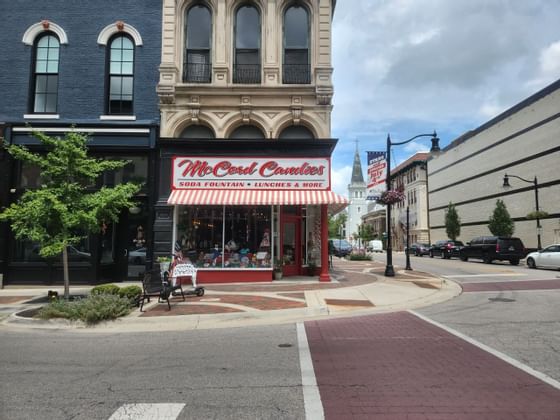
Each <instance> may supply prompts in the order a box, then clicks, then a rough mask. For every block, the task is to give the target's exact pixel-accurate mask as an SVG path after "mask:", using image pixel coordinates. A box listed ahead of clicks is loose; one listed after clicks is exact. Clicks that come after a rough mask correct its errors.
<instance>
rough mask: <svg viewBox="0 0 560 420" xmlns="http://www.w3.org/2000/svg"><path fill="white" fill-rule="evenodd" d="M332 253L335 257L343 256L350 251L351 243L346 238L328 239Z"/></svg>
mask: <svg viewBox="0 0 560 420" xmlns="http://www.w3.org/2000/svg"><path fill="white" fill-rule="evenodd" d="M329 242H330V244H331V245H329V248H330V249H332V252H333V255H336V256H337V257H345V256H347V255H348V254H350V253H351V252H352V245H350V242H348V241H347V240H346V239H329Z"/></svg>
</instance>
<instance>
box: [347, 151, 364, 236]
mask: <svg viewBox="0 0 560 420" xmlns="http://www.w3.org/2000/svg"><path fill="white" fill-rule="evenodd" d="M348 198H349V200H350V204H349V205H348V209H347V212H348V219H347V220H346V227H345V230H346V238H347V239H348V240H349V241H350V242H351V243H355V244H358V241H356V240H355V239H354V234H357V233H358V229H359V226H360V224H361V223H362V215H364V214H366V213H367V201H366V183H365V182H364V175H363V173H362V164H361V162H360V154H359V152H358V145H357V144H356V152H355V154H354V164H353V166H352V178H351V180H350V184H348Z"/></svg>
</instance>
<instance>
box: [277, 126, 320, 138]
mask: <svg viewBox="0 0 560 420" xmlns="http://www.w3.org/2000/svg"><path fill="white" fill-rule="evenodd" d="M278 138H280V139H313V138H315V136H314V135H313V133H312V132H311V131H309V129H308V128H306V127H304V126H303V125H290V126H289V127H286V128H285V129H284V130H282V132H281V133H280V135H279V136H278Z"/></svg>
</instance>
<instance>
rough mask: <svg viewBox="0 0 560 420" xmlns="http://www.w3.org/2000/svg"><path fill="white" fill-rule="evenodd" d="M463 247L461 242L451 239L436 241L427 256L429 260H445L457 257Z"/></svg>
mask: <svg viewBox="0 0 560 420" xmlns="http://www.w3.org/2000/svg"><path fill="white" fill-rule="evenodd" d="M463 246H464V245H463V242H461V241H452V240H451V239H444V240H441V241H436V243H435V244H433V245H432V246H431V247H430V251H429V255H430V258H434V257H435V256H438V257H441V258H445V259H449V258H451V257H459V252H460V251H461V248H463Z"/></svg>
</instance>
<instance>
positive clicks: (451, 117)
mask: <svg viewBox="0 0 560 420" xmlns="http://www.w3.org/2000/svg"><path fill="white" fill-rule="evenodd" d="M559 16H560V0H338V1H337V4H336V9H335V14H334V20H333V34H332V42H333V44H332V54H333V67H334V75H333V82H334V90H335V94H334V98H333V104H334V109H333V113H332V119H331V124H332V128H331V134H332V137H333V138H338V139H339V141H338V145H337V146H336V149H335V151H334V153H333V157H332V174H331V179H332V182H333V189H334V190H335V191H336V192H338V193H339V194H342V195H347V194H348V191H347V187H348V183H349V182H350V177H351V173H352V162H353V158H354V153H355V149H356V140H358V147H359V150H360V157H361V159H362V169H363V170H364V176H365V173H366V172H365V171H366V153H365V152H366V151H368V150H370V151H375V150H379V151H384V150H385V149H386V138H387V134H390V135H391V139H392V140H393V141H403V140H406V139H409V138H411V137H413V136H415V135H417V134H423V133H432V132H433V131H434V130H436V131H437V133H438V137H439V138H440V146H441V147H444V146H446V145H447V144H449V143H450V142H451V141H453V140H454V139H456V138H457V137H459V136H460V135H461V134H463V133H465V132H467V131H469V130H472V129H475V128H477V127H478V126H480V125H482V124H484V123H485V122H486V121H488V120H490V119H492V118H493V117H495V116H497V115H499V114H500V113H502V112H503V111H505V110H507V109H509V108H511V107H512V106H514V105H515V104H517V103H519V102H521V101H522V100H523V99H525V98H527V97H529V96H531V95H532V94H534V93H536V92H538V91H539V90H541V89H542V88H544V87H546V86H547V85H549V84H550V83H552V82H554V81H556V80H558V79H560V25H559V20H558V17H559ZM419 140H420V141H413V142H411V143H409V144H407V145H403V146H398V147H394V148H392V154H393V156H394V159H391V161H392V162H391V166H392V167H393V168H394V167H395V165H396V164H399V163H401V162H402V161H404V160H405V159H406V158H408V157H410V156H411V155H413V154H414V153H415V152H417V151H424V150H429V147H430V139H429V138H424V139H419ZM366 181H367V180H366Z"/></svg>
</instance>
